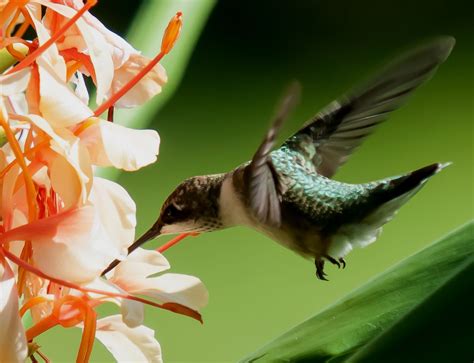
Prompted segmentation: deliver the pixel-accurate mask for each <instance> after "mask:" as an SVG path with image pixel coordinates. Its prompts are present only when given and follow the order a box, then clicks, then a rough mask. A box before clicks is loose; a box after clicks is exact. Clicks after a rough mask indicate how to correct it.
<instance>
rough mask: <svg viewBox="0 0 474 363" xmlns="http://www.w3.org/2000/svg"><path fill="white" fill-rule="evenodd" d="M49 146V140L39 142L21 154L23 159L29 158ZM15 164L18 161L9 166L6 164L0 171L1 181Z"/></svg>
mask: <svg viewBox="0 0 474 363" xmlns="http://www.w3.org/2000/svg"><path fill="white" fill-rule="evenodd" d="M47 145H49V140H44V141H42V142H40V143H39V144H37V145H35V146H34V147H32V148H31V149H29V150H28V151H26V152H25V153H23V156H24V157H25V158H29V157H30V156H32V155H34V154H35V153H36V152H37V151H38V150H40V149H41V148H43V147H45V146H47ZM16 164H18V161H17V160H16V159H14V160H13V161H12V162H11V163H10V164H8V165H7V166H6V167H5V168H3V170H2V171H0V179H2V178H3V177H4V176H5V174H6V173H8V172H9V171H10V170H11V169H12V168H13V167H14V166H15V165H16Z"/></svg>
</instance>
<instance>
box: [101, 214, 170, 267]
mask: <svg viewBox="0 0 474 363" xmlns="http://www.w3.org/2000/svg"><path fill="white" fill-rule="evenodd" d="M162 227H163V223H161V221H160V220H159V219H158V220H157V221H156V223H155V224H154V225H153V226H152V227H151V228H150V229H149V230H148V231H146V232H145V233H144V234H143V235H142V236H141V237H140V238H139V239H137V240H136V241H135V242H133V243H132V244H131V245H130V247H128V254H131V253H132V252H133V251H135V250H136V249H137V248H138V247H140V246H141V245H142V244H144V243H145V242H148V241H150V240H152V239H154V238H156V237H158V236H159V235H160V234H161V228H162ZM120 262H121V261H120V260H114V261H112V263H111V264H110V265H109V266H108V267H107V268H106V269H105V270H104V271H102V274H101V276H104V275H105V274H106V273H107V272H109V271H110V270H112V269H113V268H114V267H115V266H117V265H118V264H119V263H120Z"/></svg>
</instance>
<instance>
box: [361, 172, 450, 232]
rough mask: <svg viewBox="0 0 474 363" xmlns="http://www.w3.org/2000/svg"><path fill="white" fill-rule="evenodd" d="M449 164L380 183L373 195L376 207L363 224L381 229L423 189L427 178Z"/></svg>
mask: <svg viewBox="0 0 474 363" xmlns="http://www.w3.org/2000/svg"><path fill="white" fill-rule="evenodd" d="M450 164H451V163H444V164H441V163H435V164H431V165H428V166H425V167H423V168H420V169H417V170H415V171H412V172H411V173H408V174H406V175H403V176H399V177H394V178H391V179H389V180H388V181H387V180H385V181H382V182H380V184H379V185H378V187H376V188H375V190H374V193H373V198H374V199H373V201H374V202H375V205H376V206H377V207H376V208H375V209H372V210H371V212H369V213H368V215H367V216H366V217H365V218H364V221H363V222H364V223H365V224H368V225H371V226H372V228H380V227H382V226H383V225H384V224H385V223H387V222H388V221H390V220H391V219H392V218H393V217H394V216H395V214H396V213H397V211H398V210H399V209H400V207H401V206H402V205H403V204H405V203H406V202H408V200H410V199H411V198H412V197H413V196H414V195H415V194H416V193H417V192H418V191H419V190H420V189H421V188H422V187H423V185H424V184H425V183H426V182H427V181H428V179H429V178H431V177H432V176H433V175H435V174H437V173H438V172H440V171H441V170H442V169H444V168H445V167H447V166H449V165H450Z"/></svg>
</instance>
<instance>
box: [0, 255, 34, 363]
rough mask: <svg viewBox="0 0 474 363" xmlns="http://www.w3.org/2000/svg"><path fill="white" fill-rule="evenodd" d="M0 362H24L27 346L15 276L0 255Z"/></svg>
mask: <svg viewBox="0 0 474 363" xmlns="http://www.w3.org/2000/svg"><path fill="white" fill-rule="evenodd" d="M0 327H1V329H0V362H11V363H14V362H24V361H25V359H26V356H27V354H28V346H27V343H26V336H25V331H24V328H23V325H22V323H21V319H20V315H19V314H18V292H17V290H16V284H15V276H14V275H13V271H12V270H11V269H10V266H9V265H8V263H7V261H6V260H5V259H4V257H3V256H2V255H0Z"/></svg>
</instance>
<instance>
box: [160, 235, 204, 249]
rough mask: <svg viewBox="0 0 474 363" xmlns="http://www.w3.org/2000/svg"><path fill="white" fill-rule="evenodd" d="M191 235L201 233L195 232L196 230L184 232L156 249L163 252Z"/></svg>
mask: <svg viewBox="0 0 474 363" xmlns="http://www.w3.org/2000/svg"><path fill="white" fill-rule="evenodd" d="M189 236H193V237H196V236H199V233H195V232H191V233H182V234H180V235H178V236H176V237H175V238H173V239H172V240H170V241H168V242H166V243H165V244H164V245H163V246H160V247H158V248H157V249H156V251H157V252H159V253H163V252H165V251H166V250H167V249H168V248H170V247H173V246H174V245H175V244H177V243H179V242H181V241H182V240H183V239H185V238H186V237H189Z"/></svg>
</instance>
